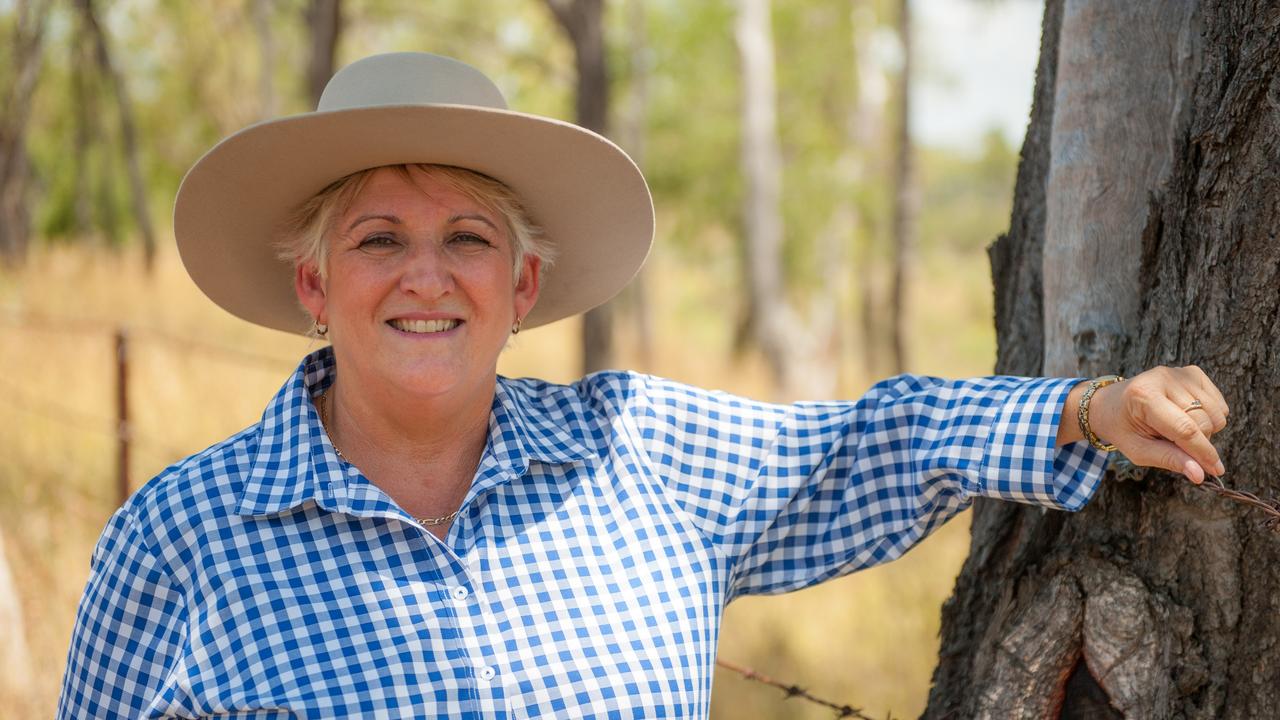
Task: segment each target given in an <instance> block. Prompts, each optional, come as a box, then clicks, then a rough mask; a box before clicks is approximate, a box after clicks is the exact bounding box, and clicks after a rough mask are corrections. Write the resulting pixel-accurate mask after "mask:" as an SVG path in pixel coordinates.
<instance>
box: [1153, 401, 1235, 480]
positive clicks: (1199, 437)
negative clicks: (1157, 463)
mask: <svg viewBox="0 0 1280 720" xmlns="http://www.w3.org/2000/svg"><path fill="white" fill-rule="evenodd" d="M1147 422H1148V424H1149V425H1150V426H1151V429H1152V430H1154V431H1155V432H1156V433H1157V434H1158V435H1159V436H1160V437H1161V438H1163V439H1165V440H1169V441H1171V442H1173V443H1174V444H1175V445H1177V446H1178V447H1179V448H1180V449H1182V451H1183V452H1185V453H1187V454H1188V455H1190V456H1191V458H1192V459H1193V460H1195V461H1196V462H1197V463H1199V464H1200V466H1201V467H1202V468H1205V469H1208V470H1210V471H1212V472H1213V473H1215V474H1218V475H1221V474H1222V473H1223V471H1224V468H1223V466H1222V460H1221V458H1219V457H1218V450H1217V448H1215V447H1214V446H1213V443H1211V442H1209V437H1208V436H1207V435H1205V434H1204V433H1203V432H1202V431H1201V430H1200V426H1199V425H1197V424H1196V421H1195V420H1194V419H1193V418H1192V417H1191V416H1190V415H1188V414H1187V413H1186V412H1185V411H1183V409H1182V408H1180V407H1178V406H1177V405H1176V404H1175V403H1174V402H1173V401H1172V400H1170V399H1169V398H1167V397H1165V398H1161V399H1158V400H1157V401H1156V402H1154V403H1152V404H1151V406H1150V417H1149V418H1147ZM1161 467H1164V466H1163V465H1162V466H1161Z"/></svg>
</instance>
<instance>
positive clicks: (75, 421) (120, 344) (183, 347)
mask: <svg viewBox="0 0 1280 720" xmlns="http://www.w3.org/2000/svg"><path fill="white" fill-rule="evenodd" d="M0 327H3V328H5V329H8V330H18V331H23V332H30V333H53V334H63V335H70V336H78V337H83V338H95V339H97V340H100V341H105V340H108V339H109V340H110V342H111V343H112V346H113V349H114V352H113V353H112V358H113V360H112V364H111V368H110V369H109V370H104V374H106V375H108V376H109V377H110V379H111V381H112V382H113V383H114V387H113V390H114V392H113V393H112V396H113V414H112V415H111V416H106V415H101V414H94V413H91V412H87V411H85V410H84V409H82V408H80V407H76V406H74V405H71V404H68V403H67V402H65V401H62V400H57V399H52V398H49V397H40V396H38V395H37V394H36V393H33V392H30V391H28V390H27V389H26V388H24V387H23V386H22V385H21V383H19V382H18V381H16V380H15V379H13V378H10V377H7V376H5V375H4V374H0V401H3V402H4V403H5V404H7V405H8V406H9V407H10V408H11V409H14V410H17V411H20V412H23V413H26V414H27V415H30V416H35V417H41V418H43V419H45V420H47V421H49V422H52V423H55V424H57V425H60V426H62V427H64V428H66V429H68V430H73V431H76V432H81V433H89V434H93V435H97V436H101V437H105V438H107V439H108V440H110V441H112V442H113V443H114V448H115V483H114V488H113V490H114V493H113V495H112V497H110V498H108V497H106V496H105V495H103V494H100V493H95V492H93V491H91V490H88V489H85V488H79V487H75V486H68V485H66V484H65V483H61V482H59V481H60V478H58V477H57V476H56V475H55V474H54V473H52V472H48V471H42V470H30V469H28V470H25V471H24V472H26V473H27V474H28V475H30V476H31V477H33V478H35V479H40V480H42V481H45V482H47V483H51V484H53V486H56V487H59V488H60V491H61V492H69V493H71V494H73V495H75V496H76V498H77V500H78V501H79V502H77V503H75V504H74V505H71V506H70V507H85V506H91V507H103V506H107V507H110V506H112V505H114V506H119V505H122V504H123V503H124V502H125V501H126V500H127V499H128V498H129V495H130V493H132V492H133V479H132V476H131V469H130V468H131V465H132V461H133V457H134V454H135V450H137V449H138V448H139V447H140V446H141V447H146V448H147V449H148V450H149V451H150V452H151V453H152V454H153V455H157V456H163V457H164V458H165V459H166V460H168V461H172V460H174V459H177V458H181V457H183V456H185V455H187V454H189V453H188V451H187V450H184V449H182V448H178V447H176V446H173V445H172V444H171V443H169V442H168V441H165V440H162V439H160V438H157V437H154V436H149V435H145V434H142V433H139V432H138V431H137V429H136V427H135V426H134V423H133V421H132V419H131V418H132V417H133V412H132V407H131V400H130V398H131V396H132V394H133V388H132V385H133V373H132V371H131V363H130V359H131V357H132V355H133V352H134V350H135V346H136V345H137V344H139V343H152V344H155V345H160V346H164V347H167V348H168V349H170V350H172V351H176V352H178V353H180V354H185V355H200V356H201V357H205V358H214V359H218V360H221V361H225V362H229V363H232V364H236V365H240V366H246V367H254V368H257V369H261V370H267V371H272V372H277V373H280V374H281V375H283V374H286V373H288V372H289V371H290V369H291V368H292V367H293V366H294V365H295V364H296V361H295V360H286V359H284V358H279V357H275V356H272V355H268V354H266V353H259V352H254V351H251V350H245V349H243V348H235V347H228V346H226V345H221V344H218V343H213V342H209V341H207V340H200V339H196V338H191V337H186V336H184V335H182V334H179V333H174V332H172V331H169V330H164V329H160V328H151V327H145V326H139V325H123V324H120V325H113V326H108V327H107V328H104V326H103V324H102V323H99V322H96V321H87V320H76V319H72V318H63V317H50V316H45V315H40V314H36V313H22V314H20V315H18V314H9V315H3V314H0ZM78 514H84V513H83V512H80V513H78ZM84 519H86V520H87V519H89V518H87V517H86V518H84ZM716 665H717V666H718V667H720V668H723V669H725V670H727V671H729V672H732V673H734V674H736V675H738V676H740V677H742V678H744V679H746V680H749V681H753V682H757V683H761V684H764V685H768V686H770V687H774V688H777V689H779V690H780V691H782V692H783V693H784V696H785V698H786V699H798V700H803V701H806V702H809V703H813V704H815V705H818V706H821V707H824V708H827V709H828V710H830V711H831V712H832V713H833V714H834V716H835V717H837V718H855V719H856V720H872V718H871V717H870V716H868V715H865V714H863V711H862V710H861V709H860V708H856V707H854V706H853V705H850V704H848V703H837V702H833V701H830V700H825V699H823V698H821V697H818V696H816V695H813V694H812V693H810V692H809V691H808V690H806V689H805V688H803V687H802V686H800V685H798V684H796V683H790V682H783V681H780V680H775V679H774V678H772V677H770V676H768V675H765V674H764V673H762V672H759V671H757V670H754V669H752V668H750V667H747V666H744V665H740V664H738V663H734V662H731V661H728V660H723V659H720V658H717V659H716ZM884 717H885V718H888V720H892V719H893V715H892V714H886V715H885V716H884Z"/></svg>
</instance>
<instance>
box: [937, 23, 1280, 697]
mask: <svg viewBox="0 0 1280 720" xmlns="http://www.w3.org/2000/svg"><path fill="white" fill-rule="evenodd" d="M1277 26H1280V9H1277V8H1276V7H1275V6H1274V5H1268V4H1264V3H1252V2H1238V1H1236V0H1232V1H1226V0H1218V1H1216V2H1215V1H1212V0H1203V1H1202V2H1194V1H1193V0H1179V1H1178V2H1173V3H1161V4H1149V3H1108V2H1104V1H1102V0H1050V1H1049V2H1048V3H1047V6H1046V12H1045V21H1044V35H1043V39H1042V47H1041V59H1040V66H1039V72H1038V74H1037V82H1036V93H1035V103H1034V106H1033V111H1032V121H1031V127H1030V128H1029V130H1028V134H1027V139H1026V142H1025V144H1024V146H1023V151H1022V163H1021V165H1020V167H1019V173H1018V181H1017V187H1016V189H1015V198H1014V211H1013V218H1012V222H1011V226H1010V231H1009V233H1008V235H1006V236H1003V237H1001V238H1000V239H999V240H998V241H997V242H996V243H995V245H993V246H992V248H991V251H990V255H991V261H992V270H993V275H994V279H995V286H996V325H997V335H998V340H999V355H998V361H997V366H996V370H997V371H998V372H1002V373H1014V374H1039V373H1041V372H1045V371H1046V370H1047V371H1048V373H1049V374H1077V373H1079V374H1082V375H1090V374H1094V373H1098V372H1104V371H1115V372H1120V373H1123V374H1133V373H1135V372H1138V371H1140V370H1142V369H1145V368H1149V367H1152V366H1155V365H1158V364H1170V365H1183V364H1191V363H1195V364H1198V365H1201V366H1202V367H1204V368H1205V370H1206V371H1207V372H1208V373H1209V374H1210V376H1211V377H1213V378H1214V380H1215V382H1217V383H1218V385H1219V387H1221V388H1222V390H1223V394H1224V395H1225V396H1226V397H1227V400H1228V403H1229V404H1230V405H1231V408H1232V413H1231V425H1230V427H1229V428H1228V429H1227V430H1226V431H1225V432H1224V433H1222V434H1221V435H1220V436H1218V437H1216V438H1215V444H1216V445H1218V447H1219V449H1220V450H1221V451H1222V453H1223V457H1224V459H1225V461H1226V463H1227V465H1228V467H1229V468H1231V470H1230V471H1229V474H1230V480H1231V484H1233V485H1234V486H1236V487H1237V488H1239V489H1243V490H1248V491H1251V492H1254V493H1256V494H1259V495H1261V496H1263V497H1274V496H1275V495H1276V494H1277V491H1280V482H1278V481H1277V480H1276V479H1275V475H1274V470H1273V465H1274V458H1273V455H1274V451H1275V450H1274V449H1275V447H1276V443H1275V440H1274V438H1273V437H1272V436H1271V432H1272V431H1273V428H1275V427H1276V426H1277V425H1280V351H1278V350H1277V349H1278V348H1280V290H1277V288H1280V246H1278V245H1277V243H1276V231H1275V228H1276V227H1277V226H1278V225H1280V205H1278V204H1277V202H1276V198H1277V197H1280V175H1278V174H1277V173H1276V172H1275V158H1276V157H1277V153H1278V152H1280V141H1278V138H1280V110H1278V109H1280V72H1278V70H1280V35H1277V33H1276V32H1275V29H1276V27H1277ZM1134 38H1139V39H1140V41H1138V42H1135V41H1134ZM1041 308H1043V313H1042V311H1041ZM1258 520H1259V516H1258V513H1257V512H1256V511H1254V510H1251V509H1247V508H1242V506H1239V505H1236V504H1234V503H1229V502H1227V501H1225V500H1222V499H1220V498H1218V497H1217V496H1214V495H1212V494H1210V493H1207V492H1204V491H1203V490H1200V489H1197V488H1195V487H1193V486H1191V485H1189V484H1188V483H1187V482H1186V481H1185V480H1183V479H1181V478H1180V477H1175V476H1172V475H1170V474H1168V473H1164V472H1160V471H1147V470H1138V469H1135V468H1133V467H1132V466H1129V465H1128V464H1127V463H1125V462H1123V460H1122V459H1120V458H1117V460H1116V461H1113V463H1112V469H1111V470H1109V471H1108V477H1107V479H1106V480H1104V483H1103V487H1102V488H1101V489H1100V491H1099V494H1098V496H1097V497H1095V498H1094V499H1093V501H1092V502H1091V503H1090V504H1089V506H1088V507H1086V508H1085V510H1083V511H1081V512H1080V513H1078V514H1075V515H1068V514H1065V513H1059V512H1043V511H1041V510H1039V509H1034V508H1026V507H1020V506H1015V505H1010V504H1001V503H994V502H979V503H978V507H977V508H976V510H975V514H974V518H973V543H972V549H971V553H970V557H969V559H968V561H967V562H966V564H965V567H964V569H963V570H962V572H961V574H960V577H959V578H958V580H957V583H956V589H955V593H954V595H953V597H952V598H951V599H950V600H948V602H947V604H946V605H945V606H944V608H943V627H942V649H941V656H940V659H939V665H938V668H937V670H936V671H935V674H934V687H933V690H932V692H931V693H930V699H929V700H930V702H929V707H928V709H927V710H926V712H925V717H929V718H944V717H945V718H951V717H956V718H959V717H964V718H969V717H992V718H997V717H998V718H1006V717H1037V718H1039V717H1117V718H1118V717H1125V718H1165V717H1182V718H1262V717H1280V693H1277V688H1280V614H1277V610H1278V609H1280V600H1278V598H1280V575H1278V574H1277V573H1276V572H1275V570H1274V568H1275V567H1276V565H1277V560H1280V541H1278V540H1277V536H1276V535H1275V534H1273V533H1270V532H1268V531H1266V530H1264V529H1261V528H1260V527H1259V525H1258Z"/></svg>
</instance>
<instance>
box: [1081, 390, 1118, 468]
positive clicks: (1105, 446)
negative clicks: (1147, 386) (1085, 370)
mask: <svg viewBox="0 0 1280 720" xmlns="http://www.w3.org/2000/svg"><path fill="white" fill-rule="evenodd" d="M1118 382H1124V378H1123V377H1121V376H1119V375H1103V376H1102V377H1099V378H1094V379H1093V380H1090V381H1089V387H1088V389H1086V390H1085V391H1084V395H1083V396H1081V398H1080V410H1079V412H1078V413H1077V417H1078V418H1079V419H1080V434H1081V435H1084V436H1085V437H1086V438H1088V440H1089V444H1090V445H1092V446H1094V447H1096V448H1098V449H1099V450H1101V451H1103V452H1111V451H1112V450H1115V449H1116V446H1115V445H1112V444H1110V443H1104V442H1102V441H1101V440H1099V439H1098V436H1097V435H1095V434H1094V432H1093V430H1092V429H1091V428H1090V427H1089V401H1090V400H1092V399H1093V394H1094V393H1095V392H1097V390H1098V388H1100V387H1106V386H1108V385H1111V384H1112V383H1118Z"/></svg>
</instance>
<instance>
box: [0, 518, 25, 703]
mask: <svg viewBox="0 0 1280 720" xmlns="http://www.w3.org/2000/svg"><path fill="white" fill-rule="evenodd" d="M0 668H3V669H4V672H0V694H3V695H4V696H5V697H10V698H12V697H14V696H18V697H21V696H22V695H24V694H25V693H26V692H27V688H28V686H29V684H30V682H31V656H30V653H29V652H28V651H27V631H26V623H25V622H24V620H23V618H22V603H21V602H20V599H19V597H18V584H17V583H16V582H14V579H13V572H12V571H10V570H9V559H8V556H7V554H6V553H5V547H4V533H3V532H0Z"/></svg>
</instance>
